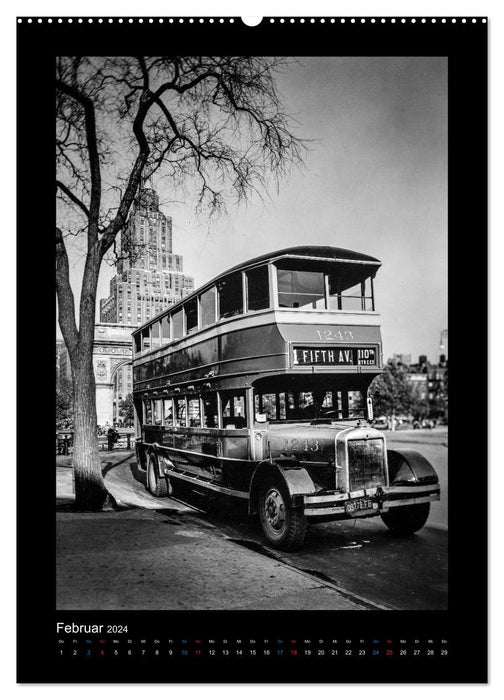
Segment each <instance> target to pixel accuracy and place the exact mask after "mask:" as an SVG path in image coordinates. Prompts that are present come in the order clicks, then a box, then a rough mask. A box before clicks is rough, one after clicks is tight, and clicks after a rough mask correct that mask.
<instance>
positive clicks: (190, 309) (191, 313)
mask: <svg viewBox="0 0 504 700" xmlns="http://www.w3.org/2000/svg"><path fill="white" fill-rule="evenodd" d="M184 308H185V316H186V333H191V332H192V331H195V330H197V328H198V300H197V299H193V300H192V301H188V302H187V304H185V305H184Z"/></svg>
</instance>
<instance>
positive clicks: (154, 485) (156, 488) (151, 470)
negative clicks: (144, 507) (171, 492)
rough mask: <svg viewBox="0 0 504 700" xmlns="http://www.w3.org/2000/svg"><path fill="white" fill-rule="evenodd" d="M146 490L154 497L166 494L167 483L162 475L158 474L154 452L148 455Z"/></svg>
mask: <svg viewBox="0 0 504 700" xmlns="http://www.w3.org/2000/svg"><path fill="white" fill-rule="evenodd" d="M147 490H148V492H149V493H151V494H152V495H153V496H155V497H156V498H163V497H164V496H167V495H168V483H167V481H166V479H165V478H164V477H160V476H159V472H158V461H157V457H156V455H155V454H151V455H149V463H148V465H147Z"/></svg>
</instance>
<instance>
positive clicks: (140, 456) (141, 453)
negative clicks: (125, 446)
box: [135, 439, 147, 471]
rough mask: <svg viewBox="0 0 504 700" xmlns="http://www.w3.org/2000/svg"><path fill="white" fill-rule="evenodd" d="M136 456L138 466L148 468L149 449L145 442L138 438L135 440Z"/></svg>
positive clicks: (142, 468)
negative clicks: (146, 447)
mask: <svg viewBox="0 0 504 700" xmlns="http://www.w3.org/2000/svg"><path fill="white" fill-rule="evenodd" d="M135 456H136V461H137V465H138V468H139V469H141V470H142V471H145V470H146V469H147V450H146V449H145V445H144V443H142V442H141V440H138V439H137V440H136V441H135Z"/></svg>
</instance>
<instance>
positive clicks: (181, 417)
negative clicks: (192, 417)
mask: <svg viewBox="0 0 504 700" xmlns="http://www.w3.org/2000/svg"><path fill="white" fill-rule="evenodd" d="M174 424H175V425H178V426H182V427H185V424H186V403H185V399H175V423H174Z"/></svg>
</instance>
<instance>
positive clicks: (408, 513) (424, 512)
mask: <svg viewBox="0 0 504 700" xmlns="http://www.w3.org/2000/svg"><path fill="white" fill-rule="evenodd" d="M429 513H430V503H417V504H416V505H413V506H402V507H401V506H399V507H397V508H391V509H390V510H389V511H388V512H387V513H382V516H381V517H382V520H383V522H384V523H385V525H386V526H387V527H388V528H389V530H392V532H395V533H397V534H398V535H412V534H413V533H414V532H418V530H421V529H422V528H423V526H424V525H425V523H426V522H427V519H428V517H429Z"/></svg>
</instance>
